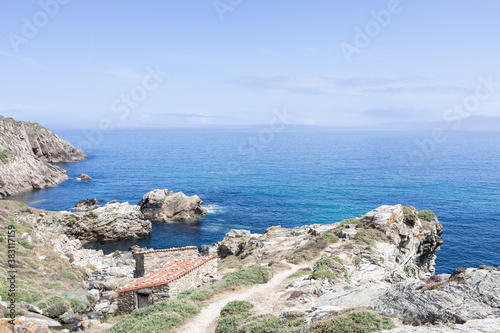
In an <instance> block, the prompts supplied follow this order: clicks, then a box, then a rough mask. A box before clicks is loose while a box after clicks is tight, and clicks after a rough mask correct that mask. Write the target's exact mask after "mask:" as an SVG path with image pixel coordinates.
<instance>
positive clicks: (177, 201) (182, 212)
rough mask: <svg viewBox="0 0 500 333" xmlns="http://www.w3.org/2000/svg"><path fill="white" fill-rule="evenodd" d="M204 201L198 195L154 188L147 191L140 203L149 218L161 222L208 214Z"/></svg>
mask: <svg viewBox="0 0 500 333" xmlns="http://www.w3.org/2000/svg"><path fill="white" fill-rule="evenodd" d="M202 203H203V201H202V200H201V199H200V197H198V196H197V195H193V196H191V197H188V196H187V195H185V194H184V193H182V192H177V193H174V192H173V191H169V190H159V189H158V190H153V191H151V192H148V193H146V194H145V195H144V196H143V198H142V200H141V201H139V203H138V205H139V207H140V208H141V212H142V213H143V214H144V216H145V217H146V218H147V219H151V220H156V221H160V222H172V221H181V222H187V221H195V220H196V219H198V218H199V217H200V216H205V215H206V214H207V210H206V208H204V207H202V206H201V204H202Z"/></svg>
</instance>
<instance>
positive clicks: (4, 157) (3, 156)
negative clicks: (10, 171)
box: [0, 150, 12, 164]
mask: <svg viewBox="0 0 500 333" xmlns="http://www.w3.org/2000/svg"><path fill="white" fill-rule="evenodd" d="M11 154H12V152H11V151H9V150H7V151H5V152H0V161H2V162H3V164H7V162H8V161H9V155H11Z"/></svg>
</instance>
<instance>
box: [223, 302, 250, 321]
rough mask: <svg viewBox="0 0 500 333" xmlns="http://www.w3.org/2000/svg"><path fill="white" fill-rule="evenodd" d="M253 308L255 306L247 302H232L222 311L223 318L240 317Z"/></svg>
mask: <svg viewBox="0 0 500 333" xmlns="http://www.w3.org/2000/svg"><path fill="white" fill-rule="evenodd" d="M252 308H253V305H252V304H251V303H249V302H247V301H232V302H229V303H227V304H226V306H224V307H223V308H222V310H221V311H220V315H221V316H222V317H227V316H233V315H239V314H242V313H244V312H248V311H249V310H250V309H252Z"/></svg>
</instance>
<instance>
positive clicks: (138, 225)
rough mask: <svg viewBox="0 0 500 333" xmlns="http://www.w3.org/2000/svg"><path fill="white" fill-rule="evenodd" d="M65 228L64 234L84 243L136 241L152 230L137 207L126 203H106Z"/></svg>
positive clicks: (149, 222) (149, 223)
mask: <svg viewBox="0 0 500 333" xmlns="http://www.w3.org/2000/svg"><path fill="white" fill-rule="evenodd" d="M67 226H68V229H67V230H66V234H68V235H70V236H73V237H75V238H78V239H80V240H85V241H90V240H119V239H136V238H141V237H145V236H147V235H149V233H150V232H151V228H152V226H151V221H148V220H145V219H144V218H143V215H142V213H141V211H140V209H139V207H138V206H133V205H130V204H129V203H128V202H125V203H122V204H120V203H108V204H106V205H105V206H104V207H100V208H97V209H94V210H92V211H90V212H89V213H87V214H85V215H84V216H83V217H82V218H80V219H79V220H76V221H74V222H73V223H71V224H68V225H67Z"/></svg>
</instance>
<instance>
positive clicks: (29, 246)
mask: <svg viewBox="0 0 500 333" xmlns="http://www.w3.org/2000/svg"><path fill="white" fill-rule="evenodd" d="M17 243H18V244H19V245H21V246H22V247H24V248H25V249H32V248H33V245H32V244H30V243H29V242H28V238H26V237H25V238H21V239H20V240H19V241H18V242H17Z"/></svg>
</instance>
